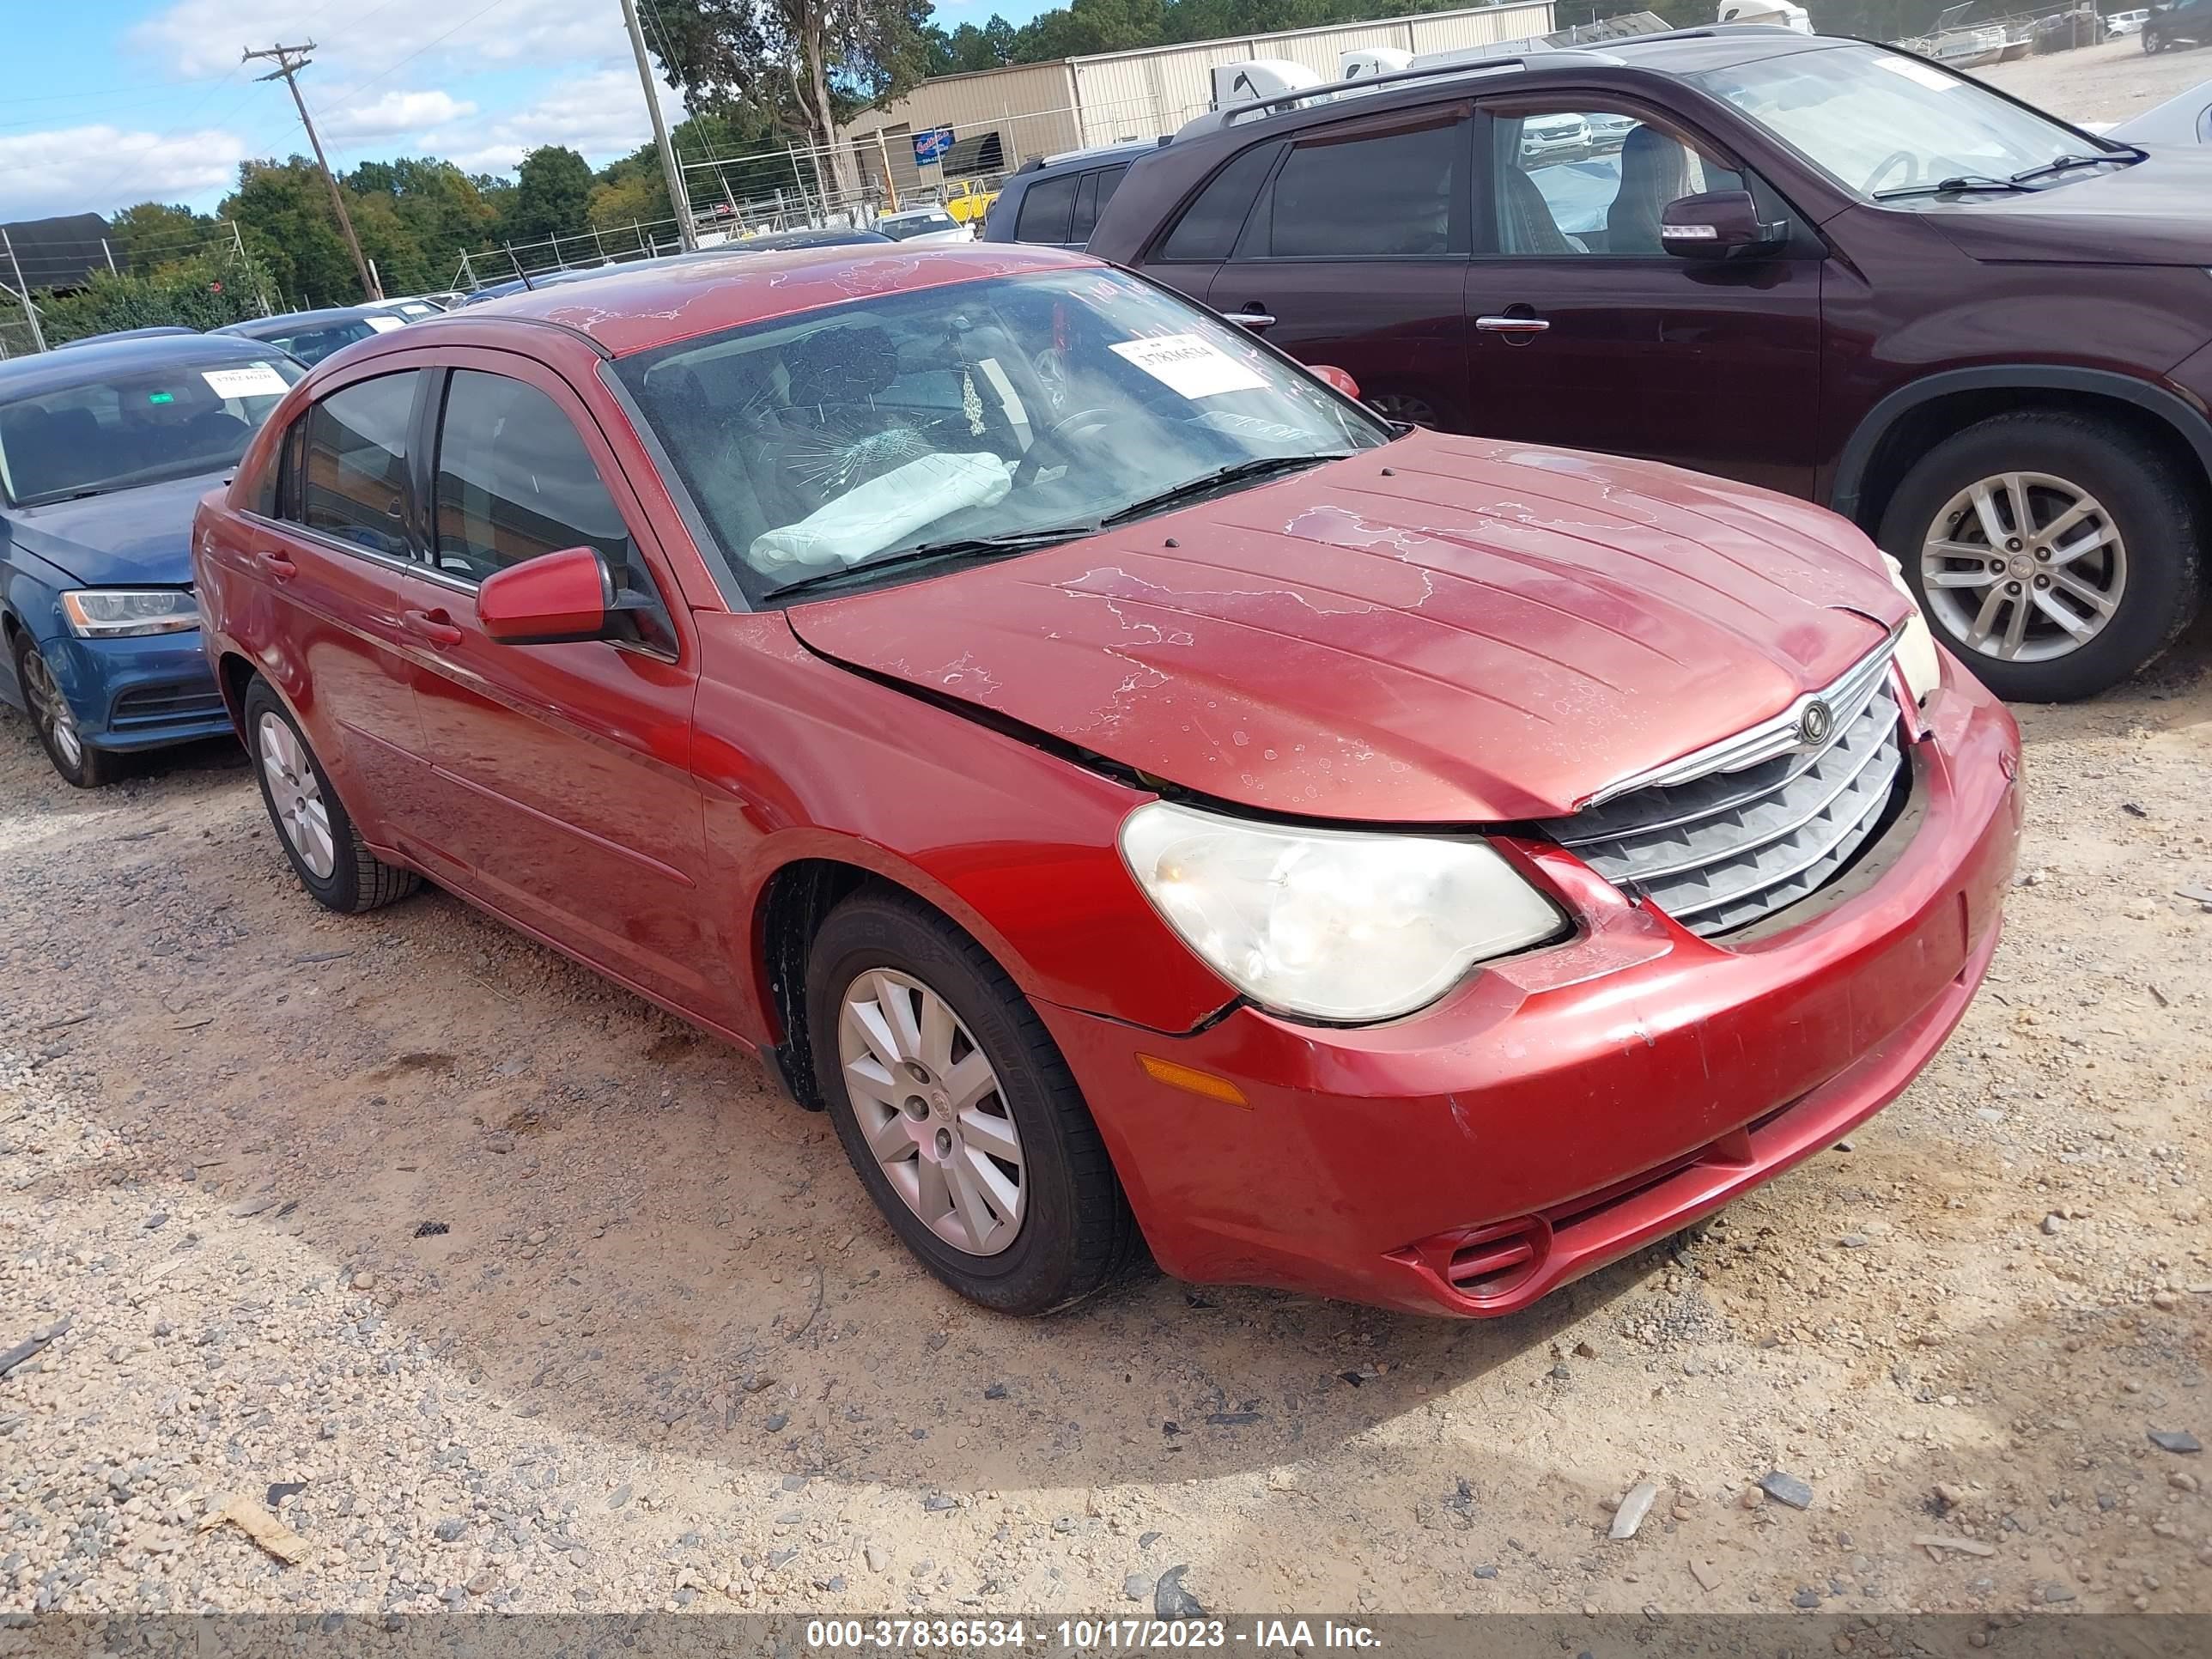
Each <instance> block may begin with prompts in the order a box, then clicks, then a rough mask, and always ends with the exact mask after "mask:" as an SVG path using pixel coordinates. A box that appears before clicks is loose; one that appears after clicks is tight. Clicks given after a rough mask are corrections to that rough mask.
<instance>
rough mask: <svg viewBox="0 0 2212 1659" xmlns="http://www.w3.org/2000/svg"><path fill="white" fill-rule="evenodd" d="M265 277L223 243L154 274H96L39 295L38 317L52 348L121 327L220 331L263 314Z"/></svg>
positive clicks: (172, 262)
mask: <svg viewBox="0 0 2212 1659" xmlns="http://www.w3.org/2000/svg"><path fill="white" fill-rule="evenodd" d="M261 282H262V275H261V273H260V272H259V271H258V270H256V269H254V268H253V266H252V264H250V263H248V262H246V261H243V260H240V258H239V257H238V254H237V252H236V250H235V249H234V248H233V247H231V246H229V245H228V243H227V242H226V243H219V244H218V245H217V246H216V247H215V248H213V249H211V250H210V251H208V252H202V253H198V254H195V255H193V256H192V257H191V258H185V259H177V260H172V261H169V262H168V263H167V264H163V265H161V267H160V268H159V269H158V270H155V271H154V272H153V273H152V274H150V275H149V274H141V273H138V272H132V273H131V274H130V275H127V276H111V275H109V274H108V273H107V272H106V271H104V270H98V271H94V273H93V274H92V276H91V279H90V280H89V281H88V282H87V283H85V285H84V286H83V287H82V288H80V289H74V290H73V291H71V292H70V293H68V294H62V295H41V296H40V300H39V316H40V320H41V322H42V323H43V324H44V325H45V327H46V343H48V344H49V345H60V344H61V343H63V342H64V341H67V340H79V339H82V338H83V337H85V336H86V335H88V334H106V333H107V332H109V331H112V330H115V329H123V328H151V327H154V326H155V325H170V326H174V327H182V328H197V329H210V328H220V327H222V325H224V324H225V323H235V322H240V321H243V320H244V319H246V318H248V317H258V316H259V315H260V314H261V304H260V299H259V292H260V286H261Z"/></svg>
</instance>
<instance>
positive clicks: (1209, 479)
mask: <svg viewBox="0 0 2212 1659" xmlns="http://www.w3.org/2000/svg"><path fill="white" fill-rule="evenodd" d="M1358 453H1359V452H1358V451H1357V450H1353V449H1330V450H1323V451H1322V452H1321V453H1319V454H1314V455H1262V456H1259V457H1256V458H1255V459H1252V460H1249V461H1237V462H1233V463H1232V464H1231V465H1228V466H1223V467H1216V468H1215V469H1214V470H1213V471H1211V472H1204V473H1200V475H1199V476H1198V477H1195V478H1191V479H1188V480H1186V481H1185V482H1184V483H1179V484H1177V485H1176V487H1175V488H1174V489H1163V490H1162V491H1160V493H1159V494H1158V495H1147V496H1145V497H1144V498H1143V499H1142V500H1140V501H1132V502H1130V503H1129V504H1128V506H1127V507H1121V508H1119V509H1117V510H1116V511H1115V512H1113V513H1109V514H1108V515H1107V516H1106V519H1105V520H1104V521H1103V522H1104V525H1106V526H1111V525H1117V524H1127V523H1128V522H1129V521H1130V520H1132V519H1141V518H1143V517H1145V516H1146V514H1148V513H1161V512H1164V511H1166V509H1168V508H1169V507H1175V506H1177V505H1179V504H1180V503H1182V502H1183V501H1189V500H1191V499H1192V498H1194V496H1198V495H1205V494H1206V492H1207V491H1208V490H1212V489H1219V488H1220V487H1221V486H1222V485H1224V484H1231V483H1241V482H1243V480H1245V479H1247V478H1264V477H1268V476H1269V475H1271V474H1273V473H1277V472H1300V471H1304V470H1305V469H1306V468H1308V467H1310V466H1319V465H1322V463H1323V462H1325V461H1340V460H1342V459H1345V457H1346V456H1347V455H1356V454H1358Z"/></svg>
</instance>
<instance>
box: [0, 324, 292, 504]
mask: <svg viewBox="0 0 2212 1659" xmlns="http://www.w3.org/2000/svg"><path fill="white" fill-rule="evenodd" d="M301 372H302V371H301V368H300V366H299V365H298V364H297V363H294V362H287V361H286V360H285V359H283V358H282V357H276V356H271V357H270V358H268V359H266V360H247V361H244V362H214V363H207V362H203V363H192V364H185V365H180V366H164V367H151V368H133V369H131V370H129V371H127V372H125V371H120V370H118V372H117V373H116V374H114V375H112V377H110V378H108V379H106V380H91V381H87V382H84V383H82V384H81V385H77V386H66V387H59V388H57V389H55V390H52V391H49V392H39V393H37V394H35V395H33V396H29V397H24V398H16V399H14V400H12V401H10V402H7V403H0V488H4V489H5V490H6V493H7V498H8V500H9V501H11V502H13V503H14V504H15V505H16V506H18V507H34V506H36V505H38V504H39V503H40V502H42V501H67V500H69V499H70V498H72V497H75V496H79V495H104V494H106V492H108V491H109V490H114V489H132V488H134V487H136V486H137V485H139V484H148V483H161V482H162V481H163V480H165V479H170V478H189V477H193V476H194V475H195V474H197V473H202V472H217V471H222V469H223V468H224V467H227V466H234V465H237V462H238V458H239V457H240V455H242V454H244V453H246V440H247V439H249V438H251V437H252V435H253V434H254V432H255V430H256V429H257V428H258V427H259V426H260V424H261V422H263V421H264V420H266V419H267V418H268V416H269V411H270V410H272V409H274V408H276V400H277V399H278V398H282V397H283V395H284V392H285V389H286V388H287V387H289V386H291V384H292V383H293V382H294V381H295V380H298V379H299V378H300V375H301Z"/></svg>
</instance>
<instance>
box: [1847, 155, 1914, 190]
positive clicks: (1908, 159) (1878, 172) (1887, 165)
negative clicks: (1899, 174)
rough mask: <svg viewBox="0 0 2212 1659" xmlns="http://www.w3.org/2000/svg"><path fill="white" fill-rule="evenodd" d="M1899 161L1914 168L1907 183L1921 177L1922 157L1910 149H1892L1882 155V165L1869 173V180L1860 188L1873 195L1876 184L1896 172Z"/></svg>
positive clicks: (1907, 178)
mask: <svg viewBox="0 0 2212 1659" xmlns="http://www.w3.org/2000/svg"><path fill="white" fill-rule="evenodd" d="M1899 162H1903V163H1904V164H1905V166H1906V167H1911V169H1912V171H1911V173H1910V174H1909V175H1908V176H1907V177H1906V179H1905V183H1906V184H1908V185H1909V184H1911V183H1912V182H1913V181H1914V180H1915V179H1918V178H1919V177H1920V158H1919V157H1918V156H1917V155H1914V154H1913V153H1912V152H1911V150H1909V149H1899V150H1892V151H1891V152H1890V153H1889V154H1888V155H1885V156H1884V157H1882V160H1881V166H1880V167H1876V168H1875V170H1874V171H1873V172H1872V173H1869V174H1867V181H1866V183H1865V184H1864V185H1862V186H1860V188H1861V189H1863V190H1864V191H1866V193H1867V194H1868V195H1869V196H1871V195H1873V194H1874V192H1875V186H1876V185H1880V184H1881V181H1882V180H1883V179H1887V177H1889V175H1890V174H1891V173H1893V172H1895V171H1896V169H1897V167H1898V164H1899Z"/></svg>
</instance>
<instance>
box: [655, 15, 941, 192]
mask: <svg viewBox="0 0 2212 1659" xmlns="http://www.w3.org/2000/svg"><path fill="white" fill-rule="evenodd" d="M653 16H654V18H655V20H656V21H657V23H658V25H659V27H658V30H657V32H656V38H655V39H654V40H653V43H652V44H653V52H654V53H655V55H656V56H657V57H659V59H660V63H661V66H662V68H663V69H664V70H665V71H666V72H667V74H668V75H669V76H671V79H672V81H673V82H674V84H675V85H677V86H678V87H679V88H682V90H683V92H684V98H685V101H686V102H687V103H689V104H690V106H692V107H694V108H696V109H707V110H712V111H714V112H716V113H718V114H722V115H725V116H729V117H732V118H739V117H742V116H744V115H747V114H758V113H761V112H767V113H770V114H772V115H773V116H774V118H775V120H776V123H777V125H779V126H780V127H781V129H782V130H783V131H786V132H788V133H790V134H791V135H793V137H798V138H799V139H800V140H802V141H803V142H804V143H806V144H807V145H808V146H809V147H811V148H812V149H816V150H817V152H818V153H820V154H823V155H826V156H827V157H828V158H829V162H828V165H829V172H830V173H831V175H832V178H833V180H834V186H833V187H834V188H836V190H838V191H852V190H853V189H854V188H855V186H856V183H857V180H856V177H855V171H854V162H853V157H852V155H850V153H849V152H848V150H847V149H846V148H845V147H844V146H843V145H842V144H840V143H838V142H837V123H838V121H839V120H840V119H841V118H842V117H844V116H846V115H848V114H849V113H850V112H852V111H853V110H854V109H856V108H859V107H860V106H863V105H866V104H868V103H871V102H873V101H874V100H878V99H880V98H884V97H890V96H893V95H896V94H897V93H899V92H902V91H903V90H905V88H908V87H909V86H912V85H913V84H914V83H915V82H916V81H918V80H920V79H921V77H922V76H925V75H927V73H928V72H929V70H930V58H931V53H930V40H929V36H928V27H929V17H930V8H929V0H656V3H655V5H654V6H653Z"/></svg>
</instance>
